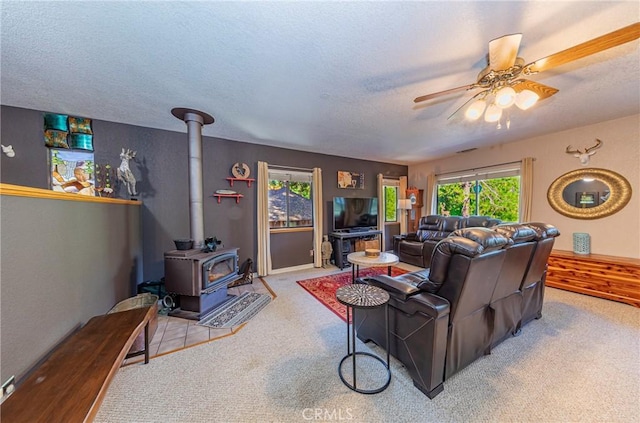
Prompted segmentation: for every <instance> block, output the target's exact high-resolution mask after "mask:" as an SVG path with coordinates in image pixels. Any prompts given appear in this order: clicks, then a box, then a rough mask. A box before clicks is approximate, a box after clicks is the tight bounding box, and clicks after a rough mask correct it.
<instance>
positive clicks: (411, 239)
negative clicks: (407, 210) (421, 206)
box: [394, 215, 500, 268]
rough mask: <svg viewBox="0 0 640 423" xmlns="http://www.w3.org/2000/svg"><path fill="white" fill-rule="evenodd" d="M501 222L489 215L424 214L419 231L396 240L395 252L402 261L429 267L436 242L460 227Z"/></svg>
mask: <svg viewBox="0 0 640 423" xmlns="http://www.w3.org/2000/svg"><path fill="white" fill-rule="evenodd" d="M498 223H500V220H499V219H494V218H491V217H488V216H469V217H462V216H441V215H428V216H422V217H421V218H420V222H419V224H418V231H417V232H412V233H409V234H407V235H405V236H404V237H402V239H400V240H398V241H397V242H394V252H395V254H396V255H397V256H398V257H399V259H400V261H402V262H404V263H409V264H412V265H414V266H418V267H424V268H427V267H429V264H430V262H431V255H432V254H433V250H434V249H435V246H436V244H437V243H438V242H439V241H440V240H442V239H444V238H446V237H448V236H449V235H451V233H452V232H454V231H456V230H458V229H464V228H472V227H485V228H488V227H491V226H495V225H497V224H498Z"/></svg>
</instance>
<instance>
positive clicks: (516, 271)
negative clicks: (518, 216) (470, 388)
mask: <svg viewBox="0 0 640 423" xmlns="http://www.w3.org/2000/svg"><path fill="white" fill-rule="evenodd" d="M492 229H493V230H494V231H496V232H498V233H500V234H502V235H504V236H505V237H507V238H509V245H508V246H507V247H506V248H505V250H506V253H505V260H504V263H503V265H502V269H501V270H500V275H499V276H498V282H497V283H496V287H495V289H494V290H493V295H492V296H491V301H490V303H489V309H490V311H491V313H492V314H493V333H492V337H491V348H493V347H495V346H496V345H498V344H499V343H500V342H502V341H503V340H505V339H507V338H508V337H510V336H512V335H516V334H518V333H519V332H518V331H519V327H520V320H521V318H522V282H523V281H524V277H525V274H526V272H527V270H528V269H529V264H530V263H531V258H532V256H533V253H534V251H535V248H536V244H537V241H536V233H535V231H534V230H533V229H532V228H530V227H529V226H526V225H521V224H503V225H497V226H494V227H493V228H492Z"/></svg>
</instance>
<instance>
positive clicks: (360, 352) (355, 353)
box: [338, 351, 391, 394]
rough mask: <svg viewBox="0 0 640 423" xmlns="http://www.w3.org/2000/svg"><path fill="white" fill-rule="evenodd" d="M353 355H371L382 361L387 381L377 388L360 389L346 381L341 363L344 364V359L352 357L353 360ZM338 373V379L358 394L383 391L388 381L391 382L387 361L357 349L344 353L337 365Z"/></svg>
mask: <svg viewBox="0 0 640 423" xmlns="http://www.w3.org/2000/svg"><path fill="white" fill-rule="evenodd" d="M354 355H367V356H369V357H372V358H374V359H376V360H378V361H379V362H380V363H382V365H383V366H384V368H385V369H387V381H386V382H385V383H384V385H382V386H381V387H379V388H376V389H360V388H357V387H356V386H354V385H352V384H351V383H349V382H347V380H346V379H345V378H344V376H343V375H342V365H343V364H344V362H345V360H347V359H349V358H352V357H353V360H354V362H355V357H354ZM338 374H339V375H340V380H341V381H342V383H344V384H345V385H346V386H347V388H349V389H351V390H352V391H355V392H358V393H360V394H377V393H379V392H382V391H384V390H385V389H387V387H388V386H389V383H390V382H391V370H390V369H389V363H388V362H387V363H385V362H384V360H383V359H381V358H380V357H378V356H377V355H374V354H371V353H368V352H365V351H357V352H354V353H349V354H347V355H345V356H344V357H343V358H342V360H340V365H339V366H338Z"/></svg>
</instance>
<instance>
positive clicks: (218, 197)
mask: <svg viewBox="0 0 640 423" xmlns="http://www.w3.org/2000/svg"><path fill="white" fill-rule="evenodd" d="M213 196H214V197H216V198H217V199H218V204H220V199H221V198H222V197H227V198H235V199H236V204H238V203H239V202H240V199H241V198H242V197H244V195H242V194H213Z"/></svg>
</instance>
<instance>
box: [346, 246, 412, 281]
mask: <svg viewBox="0 0 640 423" xmlns="http://www.w3.org/2000/svg"><path fill="white" fill-rule="evenodd" d="M347 261H349V263H351V264H353V266H352V267H351V282H355V281H356V278H358V277H360V274H359V273H360V266H369V267H383V266H387V275H389V276H391V266H393V265H394V264H398V263H399V262H400V259H399V258H398V256H396V255H395V254H391V253H380V255H379V256H377V257H367V256H366V255H365V253H364V251H358V252H355V253H351V254H349V255H348V256H347Z"/></svg>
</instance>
